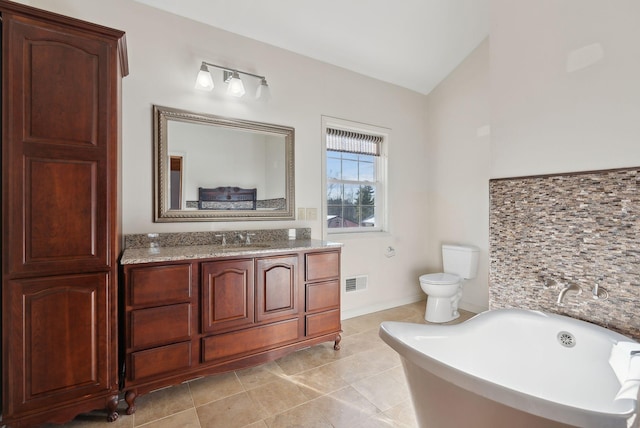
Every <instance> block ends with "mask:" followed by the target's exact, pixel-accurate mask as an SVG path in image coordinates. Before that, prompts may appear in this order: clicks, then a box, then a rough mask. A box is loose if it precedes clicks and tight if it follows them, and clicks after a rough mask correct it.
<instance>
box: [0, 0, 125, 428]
mask: <svg viewBox="0 0 640 428" xmlns="http://www.w3.org/2000/svg"><path fill="white" fill-rule="evenodd" d="M0 15H1V20H0V26H1V31H2V38H1V39H2V51H1V62H2V126H1V130H2V157H1V158H2V424H3V425H6V426H9V427H20V426H34V425H41V424H44V423H48V422H54V423H62V422H66V421H68V420H71V419H73V417H75V416H76V415H77V414H79V413H83V412H89V411H91V410H94V409H100V408H106V409H107V414H108V416H107V418H108V419H109V420H114V419H116V418H117V417H118V414H117V413H116V406H117V404H118V389H119V385H118V357H117V355H118V353H117V343H118V342H117V340H118V337H117V277H118V256H119V254H120V248H121V245H120V243H121V236H120V235H119V230H120V226H119V218H120V216H119V210H120V202H119V201H120V198H119V194H118V190H119V165H118V156H119V155H118V152H119V132H120V130H119V125H118V122H119V116H120V80H121V78H122V76H124V75H126V74H127V62H126V48H125V38H124V33H123V32H122V31H118V30H113V29H109V28H105V27H102V26H99V25H95V24H91V23H87V22H83V21H79V20H76V19H72V18H68V17H64V16H61V15H57V14H53V13H49V12H45V11H42V10H39V9H35V8H31V7H28V6H24V5H21V4H17V3H14V2H10V1H3V0H0Z"/></svg>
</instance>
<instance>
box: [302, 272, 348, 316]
mask: <svg viewBox="0 0 640 428" xmlns="http://www.w3.org/2000/svg"><path fill="white" fill-rule="evenodd" d="M306 297H307V299H306V311H307V312H314V311H321V310H326V309H332V308H336V307H338V306H339V305H340V281H338V280H334V281H327V282H317V283H313V284H307V296H306Z"/></svg>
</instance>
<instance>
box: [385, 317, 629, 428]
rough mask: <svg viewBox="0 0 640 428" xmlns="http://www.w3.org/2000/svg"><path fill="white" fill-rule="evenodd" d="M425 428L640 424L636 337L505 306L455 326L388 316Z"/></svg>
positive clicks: (388, 330)
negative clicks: (406, 321) (406, 320)
mask: <svg viewBox="0 0 640 428" xmlns="http://www.w3.org/2000/svg"><path fill="white" fill-rule="evenodd" d="M379 334H380V337H381V338H382V340H384V341H385V342H386V343H387V344H388V345H389V346H391V347H392V348H393V349H395V350H396V351H397V352H398V353H399V354H400V356H401V359H402V363H403V365H404V369H405V374H406V377H407V381H408V384H409V389H410V391H411V396H412V399H413V404H414V407H415V410H416V416H417V419H418V423H419V424H420V427H430V428H431V427H433V428H445V427H452V428H454V427H455V428H461V427H465V428H466V427H474V428H479V427H488V428H489V427H490V428H496V427H509V428H522V427H545V428H547V427H566V426H579V427H597V428H607V427H611V428H617V427H621V428H630V427H638V426H639V422H638V415H637V412H638V398H639V391H640V352H634V351H640V343H638V342H635V341H633V340H632V339H629V338H627V337H625V336H623V335H621V334H618V333H615V332H612V331H610V330H607V329H605V328H602V327H598V326H596V325H593V324H590V323H587V322H584V321H579V320H576V319H572V318H569V317H565V316H561V315H555V314H548V313H542V312H536V311H528V310H523V309H499V310H493V311H488V312H484V313H482V314H480V315H476V316H475V317H473V318H471V319H470V320H468V321H466V322H463V323H461V324H457V325H424V324H411V323H401V322H391V321H388V322H384V323H382V325H381V326H380V333H379Z"/></svg>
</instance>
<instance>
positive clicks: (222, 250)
mask: <svg viewBox="0 0 640 428" xmlns="http://www.w3.org/2000/svg"><path fill="white" fill-rule="evenodd" d="M339 247H342V244H341V243H338V242H330V241H321V240H318V239H292V240H286V241H273V242H256V243H253V244H246V245H224V246H223V245H220V244H217V245H186V246H175V247H152V248H128V249H126V250H125V251H124V253H123V254H122V258H121V259H120V263H121V264H123V265H128V264H139V263H154V262H169V261H176V260H193V259H210V258H215V257H226V256H243V255H249V254H251V255H253V254H271V253H280V252H283V251H291V250H293V251H304V250H318V249H325V248H339Z"/></svg>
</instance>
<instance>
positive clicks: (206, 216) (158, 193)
mask: <svg viewBox="0 0 640 428" xmlns="http://www.w3.org/2000/svg"><path fill="white" fill-rule="evenodd" d="M169 121H178V122H185V123H193V124H199V125H208V126H212V127H219V128H224V129H226V130H238V131H249V132H255V133H258V134H265V135H276V136H282V137H284V146H285V147H284V151H285V196H284V198H285V202H284V205H285V206H284V208H283V209H265V210H246V209H241V210H233V209H232V210H199V209H180V210H175V209H170V206H169V194H168V193H169V175H170V160H169V134H168V122H169ZM294 140H295V132H294V128H292V127H288V126H281V125H274V124H269V123H261V122H253V121H248V120H242V119H232V118H227V117H221V116H214V115H209V114H202V113H194V112H190V111H187V110H179V109H174V108H170V107H161V106H155V105H154V106H153V141H154V173H155V177H154V187H155V189H154V190H155V192H154V196H155V198H154V221H155V222H159V223H163V222H193V221H252V220H294V219H295V214H294V209H295V200H294V199H295V182H294V180H295V169H294V160H295V154H294Z"/></svg>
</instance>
